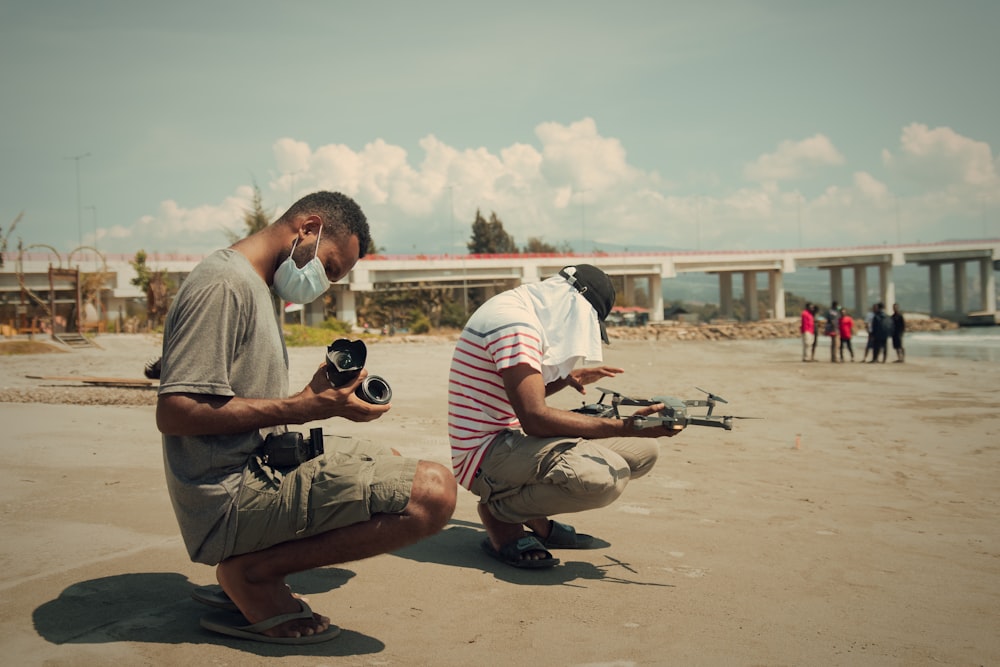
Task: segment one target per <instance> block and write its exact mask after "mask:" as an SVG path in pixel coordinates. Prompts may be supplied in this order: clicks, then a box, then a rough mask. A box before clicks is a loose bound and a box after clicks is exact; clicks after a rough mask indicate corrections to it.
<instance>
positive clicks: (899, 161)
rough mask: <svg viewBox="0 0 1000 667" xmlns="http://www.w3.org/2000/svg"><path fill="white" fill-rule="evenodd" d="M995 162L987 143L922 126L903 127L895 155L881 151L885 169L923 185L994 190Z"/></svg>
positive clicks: (918, 124) (942, 128)
mask: <svg viewBox="0 0 1000 667" xmlns="http://www.w3.org/2000/svg"><path fill="white" fill-rule="evenodd" d="M997 160H1000V158H994V156H993V153H992V151H991V149H990V145H989V144H987V143H986V142H983V141H976V140H974V139H969V138H968V137H963V136H962V135H960V134H958V133H957V132H955V131H954V130H952V129H951V128H950V127H935V128H933V129H931V128H929V127H928V126H927V125H923V124H921V123H912V124H910V125H908V126H906V127H904V128H903V133H902V135H901V136H900V140H899V148H898V149H897V151H896V152H892V151H889V150H888V149H884V150H883V151H882V161H883V163H884V164H885V166H886V168H887V169H889V170H890V171H892V172H894V173H898V174H900V175H902V176H903V177H904V178H907V179H910V180H912V181H914V182H916V183H918V184H920V185H923V186H928V185H929V186H938V187H940V186H944V185H965V186H973V187H983V186H992V187H995V186H996V185H997V184H998V179H997Z"/></svg>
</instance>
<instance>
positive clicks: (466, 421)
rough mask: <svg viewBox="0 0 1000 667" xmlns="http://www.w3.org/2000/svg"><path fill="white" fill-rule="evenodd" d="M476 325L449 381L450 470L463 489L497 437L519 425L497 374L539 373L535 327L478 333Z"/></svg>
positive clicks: (460, 347)
mask: <svg viewBox="0 0 1000 667" xmlns="http://www.w3.org/2000/svg"><path fill="white" fill-rule="evenodd" d="M474 321H475V318H474V319H473V320H470V325H472V326H468V327H466V329H465V331H463V332H462V335H461V337H459V339H458V344H457V346H456V347H455V354H454V356H453V357H452V360H451V371H450V373H449V375H448V435H449V438H450V440H451V464H452V468H453V471H454V473H455V478H456V479H457V480H458V483H459V484H461V485H462V486H463V487H465V488H466V489H468V488H470V487H471V486H472V480H473V479H475V475H476V471H477V470H479V464H480V462H481V461H482V459H483V455H484V454H486V449H487V448H488V447H489V445H490V443H491V442H493V439H494V438H495V437H496V436H497V434H498V433H500V432H502V431H504V430H505V429H509V428H519V427H520V425H521V424H520V422H519V421H518V419H517V415H516V414H514V408H513V407H512V406H511V404H510V401H509V400H508V398H507V392H506V391H505V389H504V386H503V378H502V377H501V375H500V373H501V372H502V371H504V370H506V369H508V368H512V367H514V366H517V365H518V364H528V365H529V366H531V367H532V368H534V369H536V370H539V371H540V370H541V368H542V337H541V336H540V335H539V332H538V330H537V329H536V328H535V326H532V325H531V324H528V323H526V322H523V321H521V322H511V323H509V324H502V325H500V326H497V327H495V328H493V329H490V330H488V331H479V330H476V329H475V328H474Z"/></svg>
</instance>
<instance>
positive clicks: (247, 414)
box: [156, 367, 391, 436]
mask: <svg viewBox="0 0 1000 667" xmlns="http://www.w3.org/2000/svg"><path fill="white" fill-rule="evenodd" d="M366 376H367V372H365V371H362V372H361V374H360V375H359V376H358V378H357V379H356V380H355V381H354V382H350V383H348V384H346V385H344V386H342V387H337V388H334V387H332V386H330V382H329V381H328V380H327V379H326V373H325V371H324V368H323V367H320V369H319V370H318V371H317V372H316V374H315V375H314V376H313V378H312V380H311V381H310V382H309V384H308V385H307V386H306V387H305V388H304V389H303V390H302V391H300V392H299V393H297V394H295V395H293V396H289V397H287V398H275V399H265V398H241V397H238V396H213V395H206V394H184V393H179V394H162V395H161V396H160V397H159V399H158V400H157V402H156V426H157V428H159V430H160V432H161V433H163V434H165V435H182V436H183V435H187V436H194V435H226V434H231V433H243V432H246V431H252V430H255V429H259V428H267V427H270V426H281V425H285V424H305V423H307V422H310V421H316V420H319V419H329V418H330V417H343V418H344V419H348V420H350V421H354V422H367V421H372V420H375V419H378V418H379V417H381V416H382V415H383V414H385V413H386V412H388V411H389V408H390V407H391V406H390V405H373V404H371V403H366V402H365V401H363V400H361V399H360V398H358V397H357V396H355V395H354V390H355V389H356V388H357V386H358V385H359V384H360V383H361V381H362V380H364V378H365V377H366Z"/></svg>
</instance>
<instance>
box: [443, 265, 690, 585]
mask: <svg viewBox="0 0 1000 667" xmlns="http://www.w3.org/2000/svg"><path fill="white" fill-rule="evenodd" d="M614 302H615V289H614V286H613V285H612V283H611V279H610V277H608V275H607V274H606V273H604V272H603V271H601V270H600V269H598V268H597V267H595V266H592V265H589V264H579V265H576V266H567V267H565V268H563V269H562V270H561V271H560V272H559V274H558V275H556V276H553V277H551V278H549V279H548V280H545V281H543V282H541V283H534V284H527V285H521V286H520V287H517V288H514V289H512V290H508V291H506V292H503V293H501V294H498V295H497V296H495V297H493V298H492V299H490V300H489V301H487V302H486V303H485V304H483V305H482V306H481V307H480V308H479V309H478V310H477V311H476V312H475V313H473V315H472V317H471V318H470V319H469V322H468V324H467V325H466V327H465V330H464V331H463V332H462V335H461V337H460V338H459V341H458V344H457V346H456V348H455V353H454V356H453V357H452V363H451V371H450V375H449V380H448V433H449V436H450V440H451V452H452V467H453V470H454V473H455V477H456V478H457V480H458V482H459V484H461V485H462V486H463V487H465V488H466V489H469V490H470V491H472V492H473V493H474V494H476V495H477V496H479V516H480V518H481V519H482V521H483V525H484V527H485V528H486V532H487V534H488V538H487V539H486V540H484V541H483V544H482V546H483V549H484V550H485V551H486V552H487V553H489V554H490V555H491V556H493V557H495V558H497V559H498V560H501V561H502V562H504V563H507V564H509V565H512V566H514V567H522V568H546V567H552V566H554V565H557V564H558V563H559V560H558V559H557V558H554V557H553V556H552V554H551V553H550V552H549V551H548V550H549V549H555V548H587V547H590V546H593V545H594V544H595V543H596V541H595V540H594V538H593V537H591V536H590V535H582V534H577V533H576V531H575V530H574V529H573V528H572V527H571V526H568V525H565V524H562V523H559V522H557V521H552V520H551V519H550V518H549V517H550V516H551V515H553V514H561V513H565V512H580V511H583V510H588V509H596V508H598V507H604V506H605V505H608V504H610V503H611V502H613V501H614V500H615V499H616V498H618V496H620V495H621V493H622V491H624V489H625V485H626V484H627V483H628V481H629V480H630V479H634V478H636V477H640V476H642V475H644V474H646V473H647V472H649V470H650V469H652V467H653V465H654V464H655V463H656V459H657V455H658V453H659V449H658V445H657V442H656V440H655V439H654V438H658V437H669V436H672V435H676V434H677V433H678V432H679V430H675V429H672V428H668V427H663V426H660V427H656V428H647V429H642V430H636V429H634V428H632V423H631V420H630V419H629V418H626V419H621V420H618V419H605V418H601V417H595V416H591V415H583V414H579V413H576V412H572V411H569V410H561V409H557V408H554V407H550V406H549V405H547V404H546V400H545V399H546V396H549V395H551V394H553V393H555V392H557V391H559V390H560V389H563V388H565V387H573V388H574V389H576V390H577V391H579V392H580V393H584V392H585V389H584V385H587V384H591V383H593V382H596V381H598V380H600V379H601V378H608V377H614V376H615V375H617V374H619V373H622V372H623V369H621V368H615V367H612V366H606V365H599V366H589V367H581V368H576V365H577V364H578V363H580V362H583V363H587V362H596V363H600V362H601V361H602V358H603V355H602V350H601V341H602V340H603V341H604V342H605V343H607V342H608V338H607V332H606V330H605V328H604V320H605V319H606V318H607V316H608V314H609V313H610V312H611V308H612V306H613V305H614ZM661 409H663V406H662V405H653V406H648V407H645V408H640V409H639V410H638V411H637V412H636V413H635V414H636V415H650V414H653V413H655V412H656V411H658V410H661ZM526 528H528V529H530V530H531V533H528V532H527V531H526V530H525V529H526Z"/></svg>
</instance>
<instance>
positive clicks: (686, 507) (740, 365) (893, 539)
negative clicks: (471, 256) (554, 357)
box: [0, 336, 1000, 667]
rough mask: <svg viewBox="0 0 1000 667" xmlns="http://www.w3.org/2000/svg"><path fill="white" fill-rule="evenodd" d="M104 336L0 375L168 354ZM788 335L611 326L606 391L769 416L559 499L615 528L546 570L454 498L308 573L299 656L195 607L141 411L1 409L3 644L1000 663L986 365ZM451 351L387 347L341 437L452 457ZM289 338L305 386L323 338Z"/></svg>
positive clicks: (373, 361) (274, 657)
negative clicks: (656, 335)
mask: <svg viewBox="0 0 1000 667" xmlns="http://www.w3.org/2000/svg"><path fill="white" fill-rule="evenodd" d="M98 340H99V342H100V343H101V345H102V349H94V350H86V351H73V352H68V353H65V354H48V355H31V356H21V357H0V389H6V390H8V391H10V390H32V389H35V390H37V389H53V388H58V387H59V386H60V385H65V386H69V387H75V389H74V390H71V393H76V392H77V391H79V392H87V391H93V390H92V389H89V388H85V387H81V386H78V385H76V384H75V383H65V382H56V381H48V380H32V379H28V378H26V377H25V376H26V375H66V374H69V373H74V374H80V375H100V376H125V377H141V372H142V365H143V363H144V362H145V361H146V360H147V359H149V358H150V357H154V356H156V355H157V353H158V341H157V340H156V339H155V338H153V337H143V336H132V337H126V336H120V337H115V336H104V337H101V338H100V339H98ZM789 349H790V350H791V355H789ZM797 352H798V351H797V349H796V348H794V347H792V348H787V347H784V348H783V347H781V346H778V345H775V344H773V343H768V342H750V341H747V342H714V343H704V342H686V343H676V342H671V343H668V342H661V343H655V342H644V341H629V342H616V344H615V345H614V346H613V347H611V348H609V349H607V353H606V361H608V362H609V363H612V364H616V365H620V366H622V367H624V368H625V369H626V371H627V373H626V374H625V375H623V376H621V377H619V378H616V379H615V380H613V381H611V382H608V383H607V384H608V385H611V386H612V388H616V389H619V390H621V391H624V392H626V393H630V394H632V395H636V396H641V397H647V396H652V395H654V394H670V395H675V396H680V397H682V398H695V397H697V396H698V395H699V394H698V393H697V391H696V390H695V388H694V387H695V386H700V387H705V388H707V389H711V390H712V391H714V392H716V393H718V394H721V395H722V396H724V397H726V398H727V399H728V400H729V406H728V407H729V408H730V409H731V411H732V413H733V414H740V415H755V416H759V417H763V418H764V419H763V420H759V421H741V422H738V423H737V426H736V428H735V429H734V430H733V431H730V432H726V431H723V430H721V429H712V428H690V429H688V430H687V431H686V432H684V433H683V434H681V435H680V436H679V437H676V438H673V439H671V440H664V441H663V442H662V455H661V458H660V462H659V463H658V465H657V467H656V469H655V470H654V471H653V472H652V473H651V474H650V475H649V476H647V477H646V478H643V479H641V480H637V481H636V482H634V483H633V484H632V485H630V486H629V488H628V489H627V490H626V492H625V494H624V495H623V496H622V498H621V499H620V500H619V501H618V502H617V503H615V504H613V505H611V506H609V507H607V508H605V509H603V510H599V511H594V512H590V513H587V514H582V515H577V516H570V517H563V518H564V519H565V520H567V521H569V522H571V523H573V524H575V525H576V526H577V527H578V528H579V529H580V530H581V531H584V532H588V533H593V534H596V535H598V536H599V537H601V538H603V539H604V540H606V541H607V542H610V544H611V546H609V547H606V548H603V549H597V550H592V551H575V552H574V551H562V552H558V555H559V556H560V557H561V558H562V559H563V564H562V565H561V566H559V567H557V568H555V569H553V570H548V571H541V572H523V571H519V570H513V569H510V568H505V567H503V566H501V565H499V564H498V563H496V562H495V561H492V560H490V559H488V558H486V557H485V556H484V555H483V554H482V553H481V552H480V551H479V546H478V545H479V541H480V539H481V537H482V532H481V529H480V527H479V526H478V525H477V523H476V521H475V518H476V512H475V502H474V498H473V496H472V495H471V494H469V493H467V492H465V491H461V492H460V497H459V503H458V509H457V511H456V512H455V516H454V518H453V520H452V522H451V523H450V525H449V526H448V528H446V529H445V531H444V532H443V533H441V534H440V535H438V536H436V537H434V538H431V539H428V540H426V541H424V542H422V543H420V544H417V545H415V546H413V547H410V548H407V549H404V550H402V551H400V552H398V553H394V554H388V555H383V556H380V557H377V558H373V559H370V560H367V561H361V562H354V563H347V564H344V565H342V566H340V567H334V568H326V569H322V570H318V571H313V572H309V573H304V574H301V575H298V576H296V577H294V578H293V579H292V584H293V587H294V588H295V589H297V590H298V591H300V592H303V593H306V594H308V596H309V598H310V600H311V602H312V604H313V607H314V608H315V609H317V610H319V611H322V612H323V613H325V614H327V615H329V616H330V617H331V618H332V620H333V622H334V623H336V624H338V625H340V626H341V627H342V628H343V634H342V635H341V636H340V637H339V638H337V639H335V640H333V641H332V642H329V643H325V644H320V645H317V646H313V647H304V648H299V647H291V648H290V647H278V646H270V645H265V644H258V643H249V642H241V641H238V640H226V639H223V638H221V637H219V636H216V635H213V634H211V633H208V632H206V631H203V630H202V629H201V628H200V627H199V625H198V618H199V615H200V614H202V613H203V612H204V611H205V609H204V608H202V607H200V606H199V605H198V604H196V603H194V602H193V601H191V600H190V598H189V593H190V591H191V589H192V587H193V586H195V585H200V584H205V583H212V582H213V581H214V573H213V570H212V568H208V567H205V566H201V565H195V564H192V563H190V562H189V561H188V559H187V557H186V553H185V551H184V548H183V546H182V544H181V541H180V538H179V536H178V533H177V528H176V523H175V520H174V517H173V513H172V511H171V508H170V505H169V501H168V499H167V494H166V491H165V488H164V482H163V472H162V461H161V455H160V440H159V435H158V433H157V432H156V429H155V426H154V422H153V408H152V407H151V406H149V405H133V406H125V407H122V406H95V405H51V404H41V403H28V404H25V403H9V402H7V403H0V424H2V433H3V435H2V445H0V447H2V452H3V455H4V459H5V465H4V466H3V467H2V468H0V501H2V509H3V521H2V523H0V544H2V545H3V546H2V549H0V564H2V567H0V599H2V602H0V646H2V649H3V650H2V655H3V663H4V664H8V665H109V664H120V665H163V664H198V665H203V664H210V665H227V664H239V665H264V664H268V665H274V664H280V665H471V664H476V665H500V664H530V663H537V664H541V665H608V666H618V667H625V666H628V665H666V664H670V665H858V664H863V665H925V664H933V665H939V664H947V665H995V664H1000V632H998V628H1000V523H998V515H1000V512H998V509H1000V507H998V499H1000V486H998V484H997V471H998V470H1000V399H998V393H997V390H998V389H1000V374H998V367H997V365H996V364H985V363H975V362H968V361H961V360H946V359H937V358H935V359H929V358H928V359H920V358H911V359H909V360H908V362H907V363H906V364H892V363H889V364H885V365H884V366H883V365H879V366H870V365H862V364H860V363H858V364H850V363H848V364H839V365H832V364H829V363H814V364H803V363H801V362H800V361H799V360H798V356H797ZM450 354H451V345H450V344H448V343H441V342H435V343H426V344H425V343H413V344H406V345H373V346H371V347H370V349H369V364H368V366H369V369H370V371H371V372H373V373H377V374H379V375H382V376H383V377H385V378H386V379H387V380H388V381H389V383H390V384H391V386H392V388H393V392H394V399H393V410H392V412H390V413H389V414H388V415H387V416H386V417H385V418H384V419H382V420H380V421H379V422H376V423H373V424H367V425H355V424H350V423H343V422H336V421H331V422H327V423H325V424H324V426H325V428H326V430H327V432H331V433H332V432H334V431H337V430H338V429H339V432H342V433H364V434H365V435H367V436H368V437H374V438H384V439H385V440H386V441H388V442H391V443H392V444H393V445H395V446H396V447H398V448H399V449H400V450H402V451H403V452H404V453H405V454H406V455H410V456H418V457H423V458H428V459H432V460H436V461H440V462H442V463H445V462H447V457H448V449H447V444H446V438H445V432H446V430H445V418H444V413H445V379H446V374H447V367H448V361H449V359H450ZM290 355H291V379H292V387H293V388H296V389H297V388H298V387H300V386H301V385H304V384H305V382H306V381H307V379H308V377H309V376H310V375H311V373H312V371H313V369H314V368H315V367H316V366H317V365H318V364H319V363H320V362H321V360H322V350H320V349H318V348H311V349H293V350H291V351H290ZM820 357H821V358H822V355H820ZM130 391H138V392H142V391H146V392H149V390H130ZM592 392H593V390H592ZM588 397H593V398H596V397H594V396H593V394H592V393H590V394H588ZM136 402H139V403H142V402H143V401H142V400H140V401H136ZM556 402H557V403H558V404H560V405H562V406H563V407H575V406H576V405H578V404H579V402H580V399H579V397H578V396H576V395H574V394H570V393H566V392H564V393H563V394H560V395H559V396H557V397H556ZM796 444H797V446H796Z"/></svg>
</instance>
